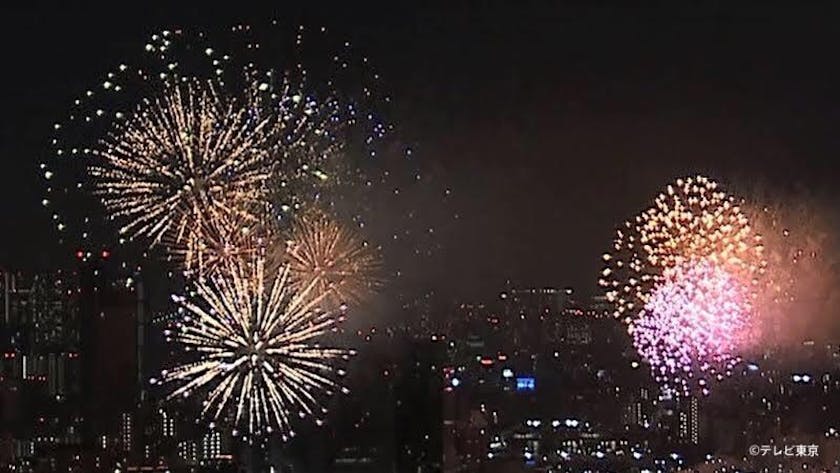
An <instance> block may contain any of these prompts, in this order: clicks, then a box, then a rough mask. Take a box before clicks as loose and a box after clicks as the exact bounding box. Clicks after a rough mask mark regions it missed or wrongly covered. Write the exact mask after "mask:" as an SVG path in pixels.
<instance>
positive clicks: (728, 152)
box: [0, 1, 840, 295]
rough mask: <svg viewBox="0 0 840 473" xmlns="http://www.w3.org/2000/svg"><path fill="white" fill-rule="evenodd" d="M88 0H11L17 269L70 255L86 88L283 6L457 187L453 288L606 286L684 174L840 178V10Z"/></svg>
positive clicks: (8, 235)
mask: <svg viewBox="0 0 840 473" xmlns="http://www.w3.org/2000/svg"><path fill="white" fill-rule="evenodd" d="M75 3H77V2H61V3H59V2H55V3H54V4H51V3H41V2H25V3H22V4H19V5H17V6H14V7H10V6H5V5H4V6H3V7H0V13H1V14H2V17H3V18H4V19H5V22H4V23H5V24H4V26H3V28H2V29H0V44H2V46H0V48H2V53H3V54H2V61H3V68H2V71H3V72H2V74H1V75H0V76H1V77H2V78H1V79H0V81H2V86H0V94H2V101H0V104H2V107H3V114H2V117H3V118H2V119H0V159H2V163H3V166H2V168H1V169H2V174H0V175H2V183H0V184H1V185H0V193H2V194H0V221H2V222H3V223H4V231H3V232H0V238H2V242H0V243H2V244H1V245H0V248H2V252H0V262H2V263H4V264H7V265H11V266H25V265H26V263H27V260H31V259H32V258H30V256H29V255H31V254H32V253H33V252H38V251H39V250H40V249H43V248H48V247H50V246H51V245H52V243H51V242H50V236H51V233H50V231H49V228H48V223H49V222H48V219H47V215H46V214H45V213H44V212H43V211H42V210H41V208H40V206H39V205H38V202H39V200H40V193H41V192H40V180H39V179H38V177H37V173H36V164H37V163H38V161H39V156H40V155H41V154H42V153H43V152H44V151H45V150H46V145H47V141H48V138H49V133H50V124H51V123H52V122H53V121H55V120H56V118H57V117H58V116H59V115H61V114H62V113H63V111H64V110H65V109H66V107H67V105H68V104H69V103H70V101H71V100H72V98H74V97H75V95H76V94H77V92H78V91H80V90H83V89H84V88H85V87H87V86H88V85H89V84H91V83H95V81H96V80H97V79H98V78H99V77H101V76H102V74H104V73H105V72H107V70H108V69H109V68H110V67H111V66H112V65H113V64H116V63H118V62H119V60H120V58H122V57H126V56H129V55H130V54H132V53H134V52H135V51H136V50H137V48H138V46H139V45H142V44H143V41H144V40H145V38H146V36H147V35H148V34H150V33H151V32H153V31H157V30H159V29H162V28H167V27H170V28H171V27H177V26H199V27H201V28H203V29H209V30H213V29H214V28H224V27H227V26H228V25H231V24H233V23H236V22H239V21H251V20H254V19H265V18H268V17H275V16H278V15H279V14H287V15H291V16H293V17H299V19H300V21H302V22H304V23H305V24H313V25H319V24H326V25H329V26H331V29H332V30H333V31H339V32H341V33H342V34H343V35H344V36H346V37H348V38H350V39H351V40H353V41H354V43H355V44H356V45H357V46H358V47H359V49H361V50H363V51H365V52H366V53H367V55H368V56H369V57H371V58H372V59H373V60H374V61H375V63H376V64H377V65H378V70H379V71H380V72H381V73H382V75H383V76H384V79H385V83H386V85H387V87H388V88H389V89H391V90H392V92H393V93H392V95H393V96H394V97H395V99H396V101H397V109H396V114H397V117H396V121H397V122H398V123H400V124H401V127H402V133H403V134H405V135H408V136H409V137H410V138H411V139H412V141H416V142H418V143H419V146H418V151H419V153H420V156H421V157H422V159H424V160H428V161H430V166H431V167H433V168H434V169H436V170H438V172H439V173H441V174H442V175H443V176H445V179H446V180H447V181H449V182H451V187H452V189H453V190H454V192H455V202H456V204H457V206H458V208H459V209H460V213H461V215H462V218H461V220H460V223H459V225H458V226H457V227H455V228H453V229H451V231H450V232H449V234H448V236H447V237H446V238H445V239H446V241H444V242H443V243H444V244H445V245H446V255H447V261H449V262H450V267H448V268H447V269H446V274H447V276H448V277H447V278H446V279H445V280H442V282H443V283H445V284H446V285H448V286H449V287H450V288H452V289H453V290H456V291H458V292H462V291H463V292H464V293H465V294H470V295H471V294H476V293H479V292H478V291H495V290H496V289H497V288H498V287H499V286H500V285H501V284H502V283H503V281H504V280H505V279H506V278H514V279H517V280H519V281H521V282H523V283H527V284H538V285H567V284H571V285H576V286H591V285H592V283H593V282H594V280H595V272H596V270H597V267H598V265H599V255H600V254H601V253H602V251H603V250H604V249H605V248H606V246H607V245H608V244H609V241H610V238H611V235H612V229H613V227H614V226H615V225H616V224H617V223H619V222H621V221H623V220H624V219H625V218H627V217H628V216H630V215H631V214H632V213H633V212H635V211H637V210H639V209H640V208H641V207H642V206H643V205H645V203H646V201H647V200H648V199H650V198H651V197H652V196H653V195H654V193H655V192H656V191H657V190H658V188H659V187H661V186H662V185H663V184H664V183H666V182H667V181H669V180H671V179H673V178H674V177H676V176H679V175H685V174H690V173H697V172H704V173H708V174H710V175H712V176H714V177H716V178H719V179H721V180H723V181H724V182H730V183H731V182H735V183H742V182H745V181H751V180H753V179H758V180H761V181H764V182H767V183H770V184H771V185H773V186H779V188H780V189H781V188H788V187H790V186H793V185H802V186H805V187H808V188H816V189H823V190H826V191H829V190H830V189H831V187H832V186H833V185H834V181H835V179H836V178H837V177H838V176H840V164H838V162H840V161H838V159H837V157H838V155H840V153H838V152H840V134H838V133H837V132H836V129H835V127H836V126H837V125H838V124H840V120H838V118H840V87H838V85H840V66H838V61H837V52H836V48H837V45H838V44H840V29H838V28H837V24H838V20H840V15H838V14H837V12H836V11H833V10H829V9H828V7H823V6H810V7H807V8H803V7H799V8H794V7H792V5H799V3H800V2H790V3H789V4H787V5H791V6H786V4H784V3H781V2H776V3H772V2H770V3H772V4H773V5H774V6H766V4H767V3H768V2H754V3H748V2H737V3H739V5H740V6H738V7H736V8H735V9H731V8H732V7H730V6H729V5H728V4H729V3H736V2H707V3H705V4H704V6H702V7H701V6H698V5H699V4H700V2H693V3H682V4H681V5H680V6H675V5H674V4H673V3H674V2H667V3H668V4H669V5H670V6H668V7H667V8H664V9H652V8H649V9H639V10H637V9H630V8H616V7H610V6H607V5H608V4H607V3H606V2H579V3H580V4H584V3H590V4H592V3H597V4H598V5H600V6H587V7H581V6H579V5H577V6H576V5H574V4H564V3H562V2H501V1H486V2H415V3H417V5H422V6H416V7H406V6H403V4H404V3H408V2H375V3H370V2H347V1H343V2H335V5H337V6H333V5H331V4H329V3H326V2H308V3H310V4H311V5H309V6H307V7H305V8H302V7H295V8H296V9H294V10H292V11H284V10H282V9H281V8H280V7H278V6H277V5H280V4H282V3H286V2H279V1H274V2H266V4H267V5H273V6H272V7H268V6H266V7H257V6H248V7H243V6H242V4H243V3H244V2H225V3H224V4H223V5H224V6H219V7H216V6H207V5H204V4H203V2H202V3H201V5H202V6H201V7H200V8H195V9H193V8H188V7H187V6H184V5H181V3H185V2H167V3H168V4H170V5H168V6H150V5H149V2H134V3H131V4H129V2H109V3H101V4H92V3H90V4H89V5H91V6H85V7H79V6H76V5H73V4H75ZM176 3H177V4H178V5H176ZM298 3H305V2H298ZM616 3H619V2H616ZM677 3H678V2H677ZM451 4H457V6H452V5H451ZM194 5H199V3H198V2H195V3H194ZM467 5H475V6H474V7H468V6H467ZM513 5H517V6H516V7H513ZM549 5H550V6H549ZM762 5H764V6H762ZM826 5H827V3H826ZM170 8H171V10H170ZM452 235H457V238H452Z"/></svg>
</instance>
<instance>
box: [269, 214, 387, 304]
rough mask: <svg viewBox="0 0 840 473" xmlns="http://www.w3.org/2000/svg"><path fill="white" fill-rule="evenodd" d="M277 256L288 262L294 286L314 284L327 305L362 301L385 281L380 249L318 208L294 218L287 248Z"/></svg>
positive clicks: (311, 285)
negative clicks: (381, 267)
mask: <svg viewBox="0 0 840 473" xmlns="http://www.w3.org/2000/svg"><path fill="white" fill-rule="evenodd" d="M275 258H276V259H277V260H278V261H280V264H282V265H288V267H289V272H290V277H291V281H292V285H293V287H295V288H297V289H300V288H304V287H311V288H312V291H313V294H314V295H316V296H317V297H321V298H323V300H324V304H325V306H326V307H327V308H332V309H335V308H337V307H339V306H340V305H342V304H346V303H353V304H356V303H360V302H362V301H364V299H365V298H366V297H368V296H369V295H370V294H371V293H372V292H373V291H375V290H376V288H378V287H379V286H380V285H381V283H382V280H381V279H380V277H379V273H380V271H379V269H380V260H379V257H378V254H377V253H376V251H375V250H374V249H373V248H371V247H370V246H369V245H368V244H367V243H366V242H365V241H363V240H362V239H361V238H359V236H358V235H357V234H356V233H355V232H353V231H352V230H350V229H349V228H347V227H345V226H343V225H341V224H339V223H338V222H336V221H335V220H333V219H331V218H329V217H327V215H326V214H324V213H322V212H320V211H316V210H310V211H308V212H306V213H303V214H301V215H299V216H298V217H297V218H296V219H295V220H294V222H293V224H292V226H291V229H290V230H289V232H288V235H287V242H286V245H285V248H283V249H282V250H281V251H279V252H278V254H277V255H275Z"/></svg>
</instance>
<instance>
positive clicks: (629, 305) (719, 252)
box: [599, 176, 766, 385]
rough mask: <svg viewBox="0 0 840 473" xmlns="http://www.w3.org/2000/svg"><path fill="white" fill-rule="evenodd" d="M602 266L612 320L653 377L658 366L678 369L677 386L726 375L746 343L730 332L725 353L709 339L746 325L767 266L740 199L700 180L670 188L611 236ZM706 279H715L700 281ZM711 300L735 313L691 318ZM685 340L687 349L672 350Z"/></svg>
mask: <svg viewBox="0 0 840 473" xmlns="http://www.w3.org/2000/svg"><path fill="white" fill-rule="evenodd" d="M604 261H605V262H606V267H605V268H604V270H603V271H602V273H601V276H602V277H601V278H600V279H599V284H600V285H601V286H602V287H604V288H605V290H606V296H607V299H608V300H609V301H611V302H612V303H613V304H615V312H614V315H615V317H616V318H620V319H621V320H622V321H623V322H624V323H626V324H627V325H628V329H629V330H630V332H631V333H634V332H637V331H638V333H637V335H635V337H636V345H637V348H639V349H640V354H641V355H642V357H643V358H644V359H646V360H647V361H649V362H650V363H651V364H652V365H653V368H654V370H655V371H656V370H661V368H662V366H665V367H666V372H669V371H670V370H671V369H672V368H673V370H675V371H674V372H673V373H671V374H675V373H676V372H677V371H682V372H683V375H681V376H679V378H680V379H681V380H684V379H686V378H689V377H699V373H698V372H694V369H695V368H697V367H700V368H701V369H700V370H699V371H709V370H714V371H715V372H717V373H718V374H720V373H725V372H727V368H728V367H730V365H731V363H730V361H731V360H735V359H737V355H738V353H739V351H740V350H741V349H743V348H745V347H744V346H742V343H746V342H747V341H749V340H750V337H746V336H741V335H743V334H740V333H734V334H731V335H730V336H731V337H732V338H727V339H726V340H732V341H733V342H737V343H731V344H730V343H728V342H727V343H725V344H724V346H725V348H726V350H725V351H726V353H725V354H724V353H722V352H720V349H721V346H720V345H718V344H717V342H715V341H714V339H713V338H714V337H713V334H720V333H723V332H724V331H726V330H734V329H736V328H737V329H741V328H744V327H748V326H749V325H750V323H751V317H752V310H751V309H750V308H751V304H752V302H753V299H754V298H755V296H756V288H757V287H758V282H759V281H760V280H761V278H762V276H763V274H764V272H765V266H766V263H765V261H764V259H763V248H762V245H761V239H760V237H759V236H758V235H757V234H756V233H755V232H754V231H753V229H752V228H751V226H750V224H749V221H748V219H747V216H746V215H745V214H744V213H743V212H742V210H741V208H740V205H739V203H738V201H737V200H736V199H735V198H734V197H732V196H729V195H727V194H726V193H725V192H723V191H722V190H721V189H720V188H719V185H718V184H717V183H716V182H714V181H712V180H710V179H708V178H705V177H702V176H698V177H689V178H685V179H678V180H677V181H676V182H675V183H673V184H670V185H668V186H667V187H666V189H665V191H664V192H662V193H661V194H659V195H658V196H657V197H656V199H655V201H654V205H653V206H652V207H650V208H649V209H647V210H645V211H643V212H642V213H641V214H639V215H638V216H636V217H635V218H634V219H633V220H631V221H628V222H627V223H625V224H624V226H623V227H622V228H620V229H619V230H618V231H617V232H616V238H615V241H614V245H613V252H611V253H607V254H605V255H604ZM710 268H713V269H710ZM707 276H708V277H710V278H712V279H711V280H710V281H706V282H702V283H701V282H700V281H699V280H698V278H702V277H707ZM714 281H718V282H719V283H721V284H716V283H715V282H714ZM722 281H726V283H725V284H723V283H722ZM687 288H691V290H690V291H688V289H687ZM726 288H728V290H726V291H724V289H726ZM712 290H719V291H721V292H719V293H716V294H711V293H709V291H712ZM686 291H688V293H686ZM736 296H737V297H736ZM728 297H731V298H732V299H726V298H728ZM712 301H716V305H717V306H719V307H727V308H731V309H733V310H732V311H727V312H726V313H719V312H717V311H714V310H706V311H705V312H703V311H700V312H698V313H695V312H692V311H693V310H695V309H697V307H698V304H701V302H702V304H704V305H709V304H710V303H711V302H712ZM736 308H737V310H735V309H736ZM715 324H719V325H715ZM637 325H638V326H639V327H638V328H637ZM637 329H638V330H637ZM659 339H662V340H665V342H666V343H660V342H659V341H656V340H659ZM687 340H691V341H692V343H691V344H688V345H686V346H685V347H684V348H678V347H676V344H679V343H683V344H685V343H687ZM655 374H656V373H655ZM660 374H663V373H661V372H660V373H659V374H657V376H659V375H660ZM659 377H662V376H659ZM671 378H674V376H672V377H671ZM672 381H673V379H672ZM680 385H683V383H682V382H680Z"/></svg>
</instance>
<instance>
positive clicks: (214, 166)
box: [91, 82, 273, 243]
mask: <svg viewBox="0 0 840 473" xmlns="http://www.w3.org/2000/svg"><path fill="white" fill-rule="evenodd" d="M258 102H259V100H258V96H257V95H254V94H251V95H248V96H247V98H246V99H245V100H244V103H240V102H239V101H237V100H236V99H233V98H228V97H224V96H222V95H220V94H219V92H218V91H217V90H216V87H215V86H214V85H213V84H212V83H202V82H192V83H187V84H186V85H179V86H173V87H171V88H168V89H167V90H166V91H165V93H164V95H163V96H162V97H160V98H157V99H151V100H145V101H144V102H143V105H142V106H141V107H140V108H139V109H138V110H137V111H136V112H135V114H134V115H133V116H132V117H130V118H129V119H128V120H127V121H125V122H124V123H118V124H116V126H115V129H114V130H113V131H112V132H111V133H110V134H109V136H108V138H107V139H105V140H103V142H102V143H101V148H100V149H99V150H95V151H94V154H95V155H96V156H97V157H98V158H99V160H98V163H97V164H96V165H94V166H93V167H92V168H91V175H92V176H93V178H94V179H95V182H96V184H95V185H96V191H95V192H96V194H98V195H99V196H101V198H102V202H103V204H104V205H105V208H106V210H107V211H108V212H109V214H110V215H111V217H112V218H113V219H115V220H117V221H121V222H122V223H121V225H120V229H119V231H120V233H121V234H125V235H127V236H129V237H132V238H133V237H137V236H147V237H149V238H151V239H152V241H153V242H155V243H156V242H159V241H160V240H161V239H162V238H163V237H164V236H167V237H169V238H170V239H172V240H174V241H176V242H178V241H180V240H181V239H182V238H184V236H185V234H186V233H187V231H188V230H189V229H190V228H191V227H199V226H202V225H203V224H204V223H205V220H211V219H215V218H219V217H218V216H219V215H220V214H229V213H231V212H235V211H240V209H248V208H249V207H258V206H259V205H260V204H261V202H262V200H263V199H264V195H265V185H266V182H267V180H268V179H269V178H270V176H271V163H270V161H269V158H270V154H269V152H268V151H267V148H268V147H267V145H268V144H270V143H271V140H272V139H273V133H272V131H271V130H272V128H273V125H272V122H273V119H272V118H270V117H263V116H260V115H259V114H258V113H257V112H258V105H257V103H258ZM232 202H235V203H237V206H236V210H235V209H234V208H233V207H231V205H230V203H232Z"/></svg>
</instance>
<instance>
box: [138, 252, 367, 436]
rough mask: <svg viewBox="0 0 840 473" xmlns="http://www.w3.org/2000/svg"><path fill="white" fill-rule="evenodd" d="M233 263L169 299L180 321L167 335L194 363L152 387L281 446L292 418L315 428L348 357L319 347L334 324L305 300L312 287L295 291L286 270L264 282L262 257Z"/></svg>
mask: <svg viewBox="0 0 840 473" xmlns="http://www.w3.org/2000/svg"><path fill="white" fill-rule="evenodd" d="M239 261H240V262H239V263H233V262H228V263H227V265H226V271H223V272H218V273H215V274H213V275H212V276H210V277H209V278H207V279H206V280H200V281H198V282H197V283H196V285H195V295H194V296H193V297H174V298H173V299H174V300H175V302H176V303H177V304H178V305H179V307H180V308H179V312H180V313H181V314H182V321H181V323H180V324H179V325H178V328H177V330H175V331H174V332H167V335H169V336H170V337H171V338H172V339H174V340H175V341H177V342H178V343H180V344H181V345H183V346H184V348H185V349H186V351H188V352H192V353H194V354H195V356H196V358H197V359H195V360H194V361H189V362H186V363H183V364H181V365H179V366H177V367H175V368H172V369H169V370H165V371H163V372H162V375H161V377H160V379H159V380H154V382H156V383H159V384H161V385H175V386H176V387H175V388H174V389H173V390H172V391H171V392H170V393H169V395H168V397H167V398H168V399H170V400H171V399H175V398H179V397H198V396H201V397H203V401H202V406H203V407H202V409H201V415H202V416H203V417H208V418H211V419H219V418H222V416H223V414H225V413H227V414H228V415H227V417H226V419H228V420H229V421H230V422H232V424H233V425H235V426H237V427H239V428H243V429H244V430H245V432H247V434H249V435H251V436H259V435H265V434H271V433H279V434H280V435H281V436H282V437H283V439H284V440H285V439H287V438H288V437H290V436H293V435H294V430H293V426H292V422H293V418H294V417H297V416H300V417H306V416H312V417H314V418H315V419H316V421H315V422H316V423H318V424H320V423H321V422H322V420H321V416H323V415H324V414H325V413H326V409H325V408H323V407H321V405H320V403H319V400H318V399H319V397H321V396H322V395H330V394H333V393H334V392H335V391H336V390H341V391H344V392H346V388H342V387H341V386H340V385H339V384H338V383H337V382H336V381H335V377H336V375H338V376H340V375H343V374H344V372H343V371H342V370H341V369H339V368H337V367H335V366H334V363H335V362H338V361H341V360H347V359H348V358H349V356H351V355H352V354H353V352H352V351H348V350H344V349H337V348H324V347H322V346H320V344H319V343H318V340H319V338H320V337H322V336H323V335H324V334H325V333H327V332H329V331H330V330H332V329H334V328H335V326H336V323H337V322H338V320H337V319H336V318H334V317H333V316H332V315H331V314H330V313H327V312H324V311H322V310H320V309H319V308H318V305H319V304H318V303H319V302H320V301H319V298H318V297H314V298H313V297H309V294H310V292H311V291H312V285H310V286H308V287H303V288H301V291H300V292H295V291H293V290H292V289H291V287H290V284H289V271H288V268H283V269H282V270H280V271H279V272H278V273H277V274H276V276H274V277H266V272H265V260H264V259H263V258H261V257H257V258H255V259H253V260H252V261H250V262H242V261H241V260H239Z"/></svg>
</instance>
